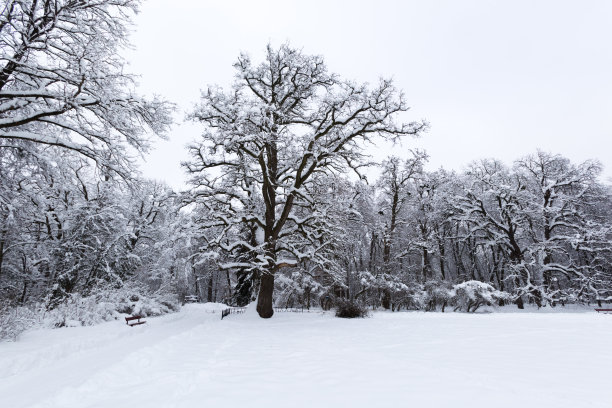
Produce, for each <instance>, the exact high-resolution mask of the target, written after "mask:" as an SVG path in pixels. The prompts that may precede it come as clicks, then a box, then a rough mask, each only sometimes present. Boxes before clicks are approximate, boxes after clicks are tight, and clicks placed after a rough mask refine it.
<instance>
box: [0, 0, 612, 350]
mask: <svg viewBox="0 0 612 408" xmlns="http://www.w3.org/2000/svg"><path fill="white" fill-rule="evenodd" d="M0 4H1V7H2V9H1V10H0V12H1V16H0V48H1V51H0V52H1V55H2V58H1V60H2V61H1V62H0V64H1V72H0V338H4V339H15V338H16V337H17V336H18V335H19V334H20V333H21V332H22V331H23V330H26V329H28V328H31V327H37V326H50V327H62V326H67V325H71V324H75V322H76V324H81V325H92V324H96V323H99V322H101V321H104V320H111V319H115V317H116V316H117V314H118V313H138V314H142V315H145V316H146V315H158V314H164V313H168V312H172V311H176V310H178V309H179V308H180V304H181V303H182V302H183V301H184V298H185V296H187V295H196V296H198V297H199V298H200V299H202V300H203V301H208V302H222V303H225V304H227V305H232V306H244V305H247V304H249V303H250V302H252V301H256V302H257V312H258V313H259V315H260V316H261V317H263V318H269V317H272V316H273V314H274V310H273V306H279V307H299V308H305V309H309V308H323V309H325V310H328V309H330V308H333V307H336V306H338V305H342V304H346V303H349V304H357V305H359V306H362V307H367V308H371V309H377V308H378V309H384V310H391V311H399V310H425V311H445V310H456V311H464V312H474V311H476V310H477V309H478V308H479V307H480V306H483V305H509V304H515V305H516V307H517V308H524V307H525V305H526V304H531V305H535V306H537V307H563V306H565V305H567V304H576V303H580V304H593V303H599V304H601V303H602V302H608V301H610V300H611V299H612V272H611V264H612V252H611V249H612V231H611V228H612V214H611V212H612V197H611V193H612V191H611V188H610V186H609V185H607V184H604V183H603V182H601V181H600V174H601V170H602V168H601V165H600V164H599V163H598V162H597V161H595V160H593V161H586V162H583V163H572V162H571V161H570V160H569V159H567V158H565V157H562V156H560V155H556V154H554V153H549V152H548V151H546V150H542V151H537V152H534V153H533V154H532V155H529V156H526V157H522V158H518V159H517V160H516V161H515V162H514V163H513V164H512V165H511V166H508V165H506V164H504V163H503V162H501V161H498V160H495V159H488V160H480V161H477V162H473V163H471V164H469V165H468V166H467V168H466V170H465V171H462V172H454V171H447V170H444V169H440V170H437V171H426V170H425V169H424V166H425V164H426V162H427V160H428V155H427V153H426V152H424V151H421V150H417V149H414V150H406V151H404V152H402V153H401V154H399V155H398V156H392V157H388V158H387V159H386V160H384V161H383V162H381V163H374V162H372V161H371V158H370V157H369V155H368V146H370V145H372V144H376V143H378V142H379V141H381V140H389V141H398V140H405V142H404V143H406V144H409V141H410V140H409V138H411V137H427V129H428V127H429V124H428V123H427V122H425V121H417V120H414V118H411V113H410V111H409V105H408V103H412V104H414V103H418V101H412V100H410V101H409V100H408V99H409V95H407V96H405V95H404V94H403V93H402V91H401V90H398V89H396V88H395V86H394V84H393V82H392V81H391V80H388V79H381V80H380V81H379V82H378V83H375V84H361V83H356V82H353V81H348V80H345V79H344V78H343V77H342V76H341V75H337V74H334V73H331V72H329V71H328V70H327V68H326V65H325V62H324V59H323V58H322V57H321V56H313V55H306V54H305V53H303V52H302V51H301V50H299V48H296V47H294V46H293V45H288V44H285V45H280V46H273V45H268V47H267V49H266V53H265V58H264V59H263V61H251V59H250V57H249V56H248V55H247V54H242V55H240V56H239V57H238V59H237V61H236V63H235V64H234V70H235V74H236V75H235V82H234V83H233V84H232V85H230V86H224V87H211V88H209V89H206V90H204V91H203V92H202V97H201V100H200V102H199V104H198V105H197V106H194V107H193V110H192V111H191V113H190V114H189V116H188V117H187V118H186V120H189V121H193V122H195V123H197V124H199V126H200V128H201V135H199V137H197V136H198V135H194V142H193V143H192V144H191V145H190V146H188V150H189V153H190V160H188V161H186V162H185V163H183V167H184V169H185V173H186V174H187V177H188V185H189V188H188V189H186V190H184V191H174V190H173V189H171V188H170V187H168V186H165V185H164V184H162V183H159V182H153V181H150V180H146V179H143V178H141V177H139V176H137V168H136V167H137V166H136V164H135V163H136V160H135V158H136V157H137V156H138V155H146V153H147V151H148V150H149V149H150V146H151V144H152V143H153V142H154V138H155V137H162V138H171V137H172V132H171V126H172V124H173V120H177V119H176V118H174V116H175V115H174V112H173V111H174V106H173V105H172V103H170V102H168V101H166V100H164V99H163V98H161V97H160V98H153V99H147V98H142V97H140V96H138V95H137V93H136V91H135V89H136V84H135V77H134V76H132V75H130V74H126V73H125V61H124V60H122V59H121V58H120V57H119V56H118V55H119V52H118V51H119V50H121V49H123V48H124V47H126V46H128V45H129V43H128V31H129V27H130V24H131V18H132V17H131V16H132V15H133V13H134V12H136V11H137V8H138V5H139V2H138V1H131V0H94V1H89V2H83V1H76V0H63V1H34V0H15V1H2V2H0ZM213 82H214V81H213ZM181 120H182V119H181ZM432 125H433V126H435V124H432ZM372 166H378V167H379V168H380V169H381V176H380V177H379V178H377V179H376V180H368V179H367V172H368V168H370V167H372Z"/></svg>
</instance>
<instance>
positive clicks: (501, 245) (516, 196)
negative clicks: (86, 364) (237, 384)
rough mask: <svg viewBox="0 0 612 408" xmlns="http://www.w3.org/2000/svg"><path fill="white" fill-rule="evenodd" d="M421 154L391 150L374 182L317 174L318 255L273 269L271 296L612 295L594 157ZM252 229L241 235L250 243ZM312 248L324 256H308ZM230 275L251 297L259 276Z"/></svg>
mask: <svg viewBox="0 0 612 408" xmlns="http://www.w3.org/2000/svg"><path fill="white" fill-rule="evenodd" d="M425 161H426V155H425V154H424V153H422V152H413V153H411V156H410V157H409V158H404V159H402V158H398V157H392V158H389V159H388V160H386V161H385V162H384V163H383V164H382V176H381V178H380V179H379V180H378V181H377V182H376V183H375V184H374V185H371V186H369V185H366V184H364V183H363V182H357V183H355V182H350V181H348V180H347V179H346V178H343V177H331V178H326V179H321V180H319V184H318V189H319V191H318V197H319V198H320V199H321V203H323V202H324V203H326V204H325V207H326V208H325V209H324V211H325V213H326V219H325V222H323V223H322V224H321V225H320V231H319V232H320V233H321V235H320V237H319V240H318V242H319V244H320V247H319V248H317V249H316V250H317V251H320V253H318V254H311V256H310V257H309V259H304V260H303V261H301V262H299V263H298V265H297V266H295V267H287V268H281V269H279V272H278V275H277V277H276V291H275V293H276V297H275V302H276V304H277V305H279V306H293V307H296V306H298V307H300V306H303V307H309V306H313V305H317V306H319V305H321V306H324V307H325V306H326V304H327V303H330V304H331V303H333V302H334V300H335V299H338V298H348V299H356V300H359V301H362V302H364V303H366V304H367V305H369V306H372V307H382V308H386V309H392V310H400V309H424V310H435V309H436V308H438V309H440V308H442V307H443V306H444V305H446V304H447V303H448V302H449V300H450V298H451V297H452V296H453V295H454V292H453V288H454V286H455V285H457V284H460V283H463V282H466V281H479V282H482V283H486V284H489V285H490V286H491V288H490V289H488V290H489V291H491V290H492V289H493V288H494V289H495V290H498V291H501V292H506V293H507V294H509V296H506V297H504V296H499V300H500V301H501V302H502V303H509V302H514V303H516V304H517V305H518V307H521V308H522V307H523V305H524V303H525V302H528V303H532V304H535V305H537V306H547V305H550V306H555V305H563V304H567V303H575V302H585V303H588V302H598V301H599V302H601V301H607V300H610V299H612V271H611V270H610V265H612V263H611V262H612V252H611V249H612V245H611V238H612V235H611V231H612V230H611V227H612V218H611V215H612V214H611V211H612V201H611V196H610V188H609V186H606V185H604V184H602V183H600V182H599V181H598V176H599V174H600V171H601V167H600V165H599V164H598V163H597V162H594V161H587V162H585V163H582V164H579V165H576V164H573V163H571V162H570V161H569V160H568V159H567V158H564V157H562V156H559V155H552V154H549V153H545V152H542V151H539V152H537V153H536V154H533V155H530V156H527V157H524V158H521V159H519V160H517V161H516V162H515V163H514V164H513V166H511V167H508V166H506V165H504V164H503V163H501V162H500V161H496V160H482V161H479V162H475V163H472V164H471V165H470V166H469V167H468V168H467V170H465V171H464V172H462V173H459V174H458V173H455V172H448V171H445V170H438V171H435V172H428V171H424V170H423V164H424V162H425ZM318 210H321V208H318ZM300 216H301V217H305V216H307V214H301V215H300ZM255 233H256V232H255ZM255 233H253V234H249V233H246V234H245V235H244V236H245V237H246V238H248V239H251V240H252V243H253V247H255V245H256V244H257V239H256V237H254V236H253V235H254V234H255ZM238 252H239V251H235V252H233V255H234V256H232V253H228V254H227V259H225V261H227V262H228V264H227V265H225V267H227V268H232V267H233V266H234V265H232V264H231V263H230V262H231V261H235V260H236V259H238V257H239V256H242V258H243V259H244V258H245V257H247V256H248V253H246V254H245V253H243V254H241V255H239V254H238ZM318 255H320V256H321V257H322V258H324V259H325V261H324V262H321V261H320V260H319V261H313V258H314V257H315V256H318ZM196 256H197V255H196ZM256 256H257V255H256V254H252V257H253V258H256ZM216 261H217V262H218V261H219V259H217V260H216ZM196 270H197V269H196ZM213 273H214V272H213ZM217 273H222V274H225V273H226V272H223V271H220V272H217ZM204 275H206V274H199V275H198V276H204ZM245 275H246V276H247V277H248V278H245V277H244V276H245ZM206 276H210V275H206ZM230 281H231V285H228V286H226V290H227V292H226V293H227V294H226V297H225V298H223V300H224V301H230V302H231V303H237V304H240V305H242V304H245V303H246V302H247V301H249V300H250V299H253V298H254V295H251V296H250V297H249V296H246V295H247V294H249V293H252V290H251V288H253V287H255V286H256V285H257V282H256V281H257V276H256V274H250V275H249V273H248V272H244V271H243V272H240V271H238V272H237V273H236V275H235V277H234V278H232V279H230ZM215 282H219V279H218V278H217V280H215ZM473 289H474V290H483V291H485V292H486V291H487V288H486V287H484V286H482V285H474V286H473ZM204 298H207V296H204ZM230 299H233V300H230Z"/></svg>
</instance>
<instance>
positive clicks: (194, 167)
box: [185, 45, 426, 318]
mask: <svg viewBox="0 0 612 408" xmlns="http://www.w3.org/2000/svg"><path fill="white" fill-rule="evenodd" d="M234 67H235V68H236V82H235V84H234V85H233V87H232V89H231V90H230V91H229V92H223V90H221V89H219V88H210V89H208V90H207V91H205V92H203V95H202V101H201V103H200V104H199V106H197V108H196V109H195V111H194V112H193V115H192V117H193V119H194V120H196V121H199V122H201V123H203V124H204V125H205V131H204V133H203V135H202V138H201V140H200V142H199V143H197V144H195V145H193V146H191V147H190V152H191V156H192V160H191V161H190V162H188V163H186V164H185V165H186V168H187V170H188V171H189V172H190V173H191V175H192V178H191V183H192V185H193V186H194V197H195V198H196V200H197V201H199V202H200V203H203V204H205V205H206V206H208V208H209V209H210V211H209V217H210V218H209V220H208V221H207V222H206V223H205V224H203V225H204V227H205V228H209V229H211V228H212V229H214V230H215V233H214V234H212V235H211V234H207V237H208V239H207V241H208V244H209V247H211V248H215V249H217V250H222V251H224V252H225V253H227V254H230V255H231V254H232V253H233V252H235V251H237V250H239V249H247V250H248V251H251V252H252V253H253V254H254V255H255V256H254V257H253V261H252V262H250V263H249V264H248V265H242V264H241V263H239V262H225V263H222V264H221V266H222V267H225V268H237V267H241V268H242V267H250V268H252V269H254V270H256V271H257V272H258V273H259V276H260V287H259V296H258V301H257V311H258V313H259V315H260V316H261V317H264V318H269V317H271V316H272V315H273V308H272V305H273V291H274V276H275V273H276V272H277V271H278V270H279V268H282V267H291V266H296V265H297V264H298V262H300V261H302V260H305V259H311V258H313V257H316V255H317V253H320V251H318V249H320V248H322V247H324V246H325V245H326V243H325V242H324V238H323V237H324V236H325V234H324V232H322V231H321V228H324V225H323V224H324V223H322V222H321V220H322V218H321V214H318V213H317V211H316V208H313V205H312V204H313V200H312V195H311V192H312V190H313V180H315V179H316V178H317V177H315V176H316V175H320V176H325V175H329V174H331V173H333V172H339V171H346V169H347V168H349V169H352V170H354V171H355V172H357V173H358V174H361V173H360V170H361V169H362V167H363V166H364V165H366V162H367V155H366V154H364V151H363V147H364V145H365V144H367V143H376V141H377V140H380V139H379V138H381V139H395V138H398V137H401V136H405V135H417V134H419V133H420V132H421V131H422V130H423V129H424V128H425V127H426V124H425V123H423V122H412V123H399V122H398V121H397V116H398V115H400V114H401V113H402V112H405V111H407V110H408V106H407V105H406V102H405V100H404V96H403V94H402V93H401V92H398V91H397V90H396V89H395V87H394V86H393V84H392V82H391V81H390V80H384V79H383V80H380V82H379V83H377V84H376V85H375V86H374V87H369V86H368V85H367V84H357V83H354V82H351V81H346V80H342V79H341V78H340V77H338V76H337V75H335V74H331V73H329V72H328V71H327V69H326V66H325V64H324V61H323V59H322V58H321V57H320V56H310V55H305V54H303V53H302V52H301V51H299V50H296V49H293V48H291V47H290V46H288V45H283V46H281V47H280V48H278V49H274V48H272V47H271V46H268V47H267V50H266V54H265V60H264V61H263V62H262V63H261V64H258V65H255V64H253V63H252V62H251V59H250V58H249V57H248V56H246V55H241V56H240V57H239V58H238V61H237V62H236V64H235V65H234ZM329 199H330V200H331V199H333V197H329ZM244 224H247V225H250V226H253V227H254V228H255V229H256V233H255V238H256V239H255V240H254V241H251V242H249V241H247V240H244V239H239V237H240V235H239V234H236V233H235V232H236V231H237V229H238V228H239V227H240V226H241V225H244Z"/></svg>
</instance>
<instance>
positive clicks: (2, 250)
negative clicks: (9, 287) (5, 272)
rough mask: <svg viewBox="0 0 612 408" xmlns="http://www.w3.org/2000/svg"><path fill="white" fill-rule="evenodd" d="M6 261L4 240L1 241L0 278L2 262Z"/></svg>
mask: <svg viewBox="0 0 612 408" xmlns="http://www.w3.org/2000/svg"><path fill="white" fill-rule="evenodd" d="M3 261H4V240H2V241H0V276H2V262H3Z"/></svg>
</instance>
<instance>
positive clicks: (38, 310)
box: [0, 288, 180, 341]
mask: <svg viewBox="0 0 612 408" xmlns="http://www.w3.org/2000/svg"><path fill="white" fill-rule="evenodd" d="M179 309H180V305H179V302H178V299H177V298H176V296H173V295H168V294H147V293H146V292H144V291H143V290H142V289H139V288H131V289H129V288H121V289H106V290H100V291H98V292H97V293H94V294H92V295H91V296H88V297H84V296H81V295H80V294H73V295H71V296H69V297H67V298H66V299H64V301H63V302H61V303H59V304H57V305H55V306H54V307H53V308H52V309H50V310H48V309H47V308H46V307H45V305H44V304H43V303H38V304H34V305H29V306H19V307H8V306H5V307H3V308H0V340H11V341H12V340H16V339H17V337H18V336H19V335H20V334H21V333H22V332H24V331H25V330H28V329H32V328H58V327H74V326H92V325H95V324H99V323H102V322H105V321H110V320H117V319H120V318H121V317H122V315H125V314H131V315H141V316H144V317H147V316H159V315H162V314H166V313H171V312H176V311H178V310H179Z"/></svg>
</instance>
